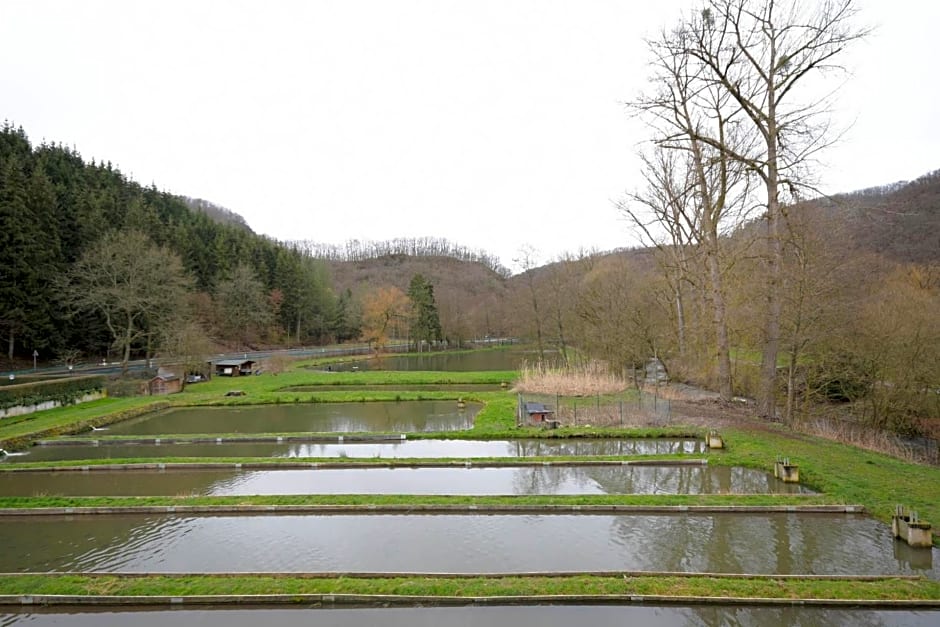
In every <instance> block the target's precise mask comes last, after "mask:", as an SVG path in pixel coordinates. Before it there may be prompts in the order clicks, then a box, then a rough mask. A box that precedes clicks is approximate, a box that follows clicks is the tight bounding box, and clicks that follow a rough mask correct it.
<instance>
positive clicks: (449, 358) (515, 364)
mask: <svg viewBox="0 0 940 627" xmlns="http://www.w3.org/2000/svg"><path fill="white" fill-rule="evenodd" d="M538 358H539V355H538V352H537V351H527V350H517V349H513V350H488V351H457V352H440V353H426V354H424V355H380V356H378V357H373V358H371V359H358V360H355V361H347V362H341V363H334V364H329V365H326V366H316V367H315V368H316V369H317V370H327V371H335V372H351V371H356V370H399V371H401V370H408V371H434V372H442V371H449V372H479V371H494V370H519V368H520V366H521V365H522V364H523V362H526V361H529V362H535V361H538Z"/></svg>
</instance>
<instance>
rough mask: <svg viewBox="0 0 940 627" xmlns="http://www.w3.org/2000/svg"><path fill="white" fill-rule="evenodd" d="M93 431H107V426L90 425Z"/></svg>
mask: <svg viewBox="0 0 940 627" xmlns="http://www.w3.org/2000/svg"><path fill="white" fill-rule="evenodd" d="M90 426H91V430H92V431H107V430H108V428H107V427H96V426H95V425H90Z"/></svg>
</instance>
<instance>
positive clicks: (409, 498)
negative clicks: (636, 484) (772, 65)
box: [0, 494, 846, 509]
mask: <svg viewBox="0 0 940 627" xmlns="http://www.w3.org/2000/svg"><path fill="white" fill-rule="evenodd" d="M224 505H338V506H344V505H345V506H372V505H375V506H377V507H380V506H401V505H404V506H421V505H451V506H459V505H475V506H477V507H485V506H500V505H511V506H531V507H539V506H551V505H567V506H572V505H619V506H637V507H661V506H683V505H684V506H727V505H744V506H766V505H775V506H801V505H846V503H843V502H841V501H840V500H839V499H838V498H834V497H831V496H827V495H823V494H807V495H798V494H671V495H670V494H656V495H652V494H650V495H647V494H627V495H606V494H605V495H599V494H592V495H547V496H530V495H526V496H466V495H417V494H415V495H411V494H310V495H270V496H260V495H259V496H198V495H178V496H58V495H43V496H5V497H0V508H2V509H21V508H38V507H154V506H158V507H162V506H167V507H169V506H176V507H180V506H224Z"/></svg>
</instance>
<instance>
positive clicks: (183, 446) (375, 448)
mask: <svg viewBox="0 0 940 627" xmlns="http://www.w3.org/2000/svg"><path fill="white" fill-rule="evenodd" d="M706 450H707V448H706V446H705V443H704V442H703V441H701V440H692V439H679V438H674V439H671V438H662V439H660V438H657V439H652V438H647V439H623V440H600V439H577V438H569V439H561V440H545V439H529V440H436V439H435V440H395V441H387V442H349V441H344V442H342V443H339V442H282V443H276V442H221V443H218V444H205V443H178V444H156V445H145V444H139V445H138V444H109V443H107V441H106V440H103V441H102V442H101V444H99V445H91V444H74V445H72V444H70V445H68V446H64V445H56V446H34V447H32V448H30V449H28V450H26V451H23V452H22V453H14V454H13V455H11V456H8V457H4V458H2V461H6V462H9V463H20V462H39V461H52V460H69V459H120V458H129V457H350V458H357V459H363V458H364V459H374V458H387V459H396V458H413V459H418V458H425V459H427V458H445V457H452V458H457V459H473V458H478V457H557V456H562V455H565V456H582V455H595V456H632V455H675V454H680V453H684V454H700V453H704V452H705V451H706Z"/></svg>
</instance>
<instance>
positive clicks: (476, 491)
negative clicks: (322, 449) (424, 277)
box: [0, 466, 806, 496]
mask: <svg viewBox="0 0 940 627" xmlns="http://www.w3.org/2000/svg"><path fill="white" fill-rule="evenodd" d="M799 492H806V490H805V489H804V488H802V487H801V486H799V485H796V484H792V483H784V482H782V481H779V480H778V479H775V478H774V477H773V476H772V475H770V474H768V473H765V472H761V471H758V470H752V469H749V468H728V467H722V466H714V467H709V466H616V467H608V466H587V467H549V466H533V467H522V468H369V469H363V468H342V469H335V468H324V469H315V470H314V469H311V470H306V469H282V470H167V471H158V470H154V471H105V470H96V471H94V472H30V473H14V472H5V473H0V496H35V495H49V494H56V495H66V496H173V495H178V494H199V495H212V496H238V495H251V494H268V495H270V494H463V495H484V494H499V495H504V494H508V495H528V494H755V493H756V494H767V493H784V494H792V493H799Z"/></svg>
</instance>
